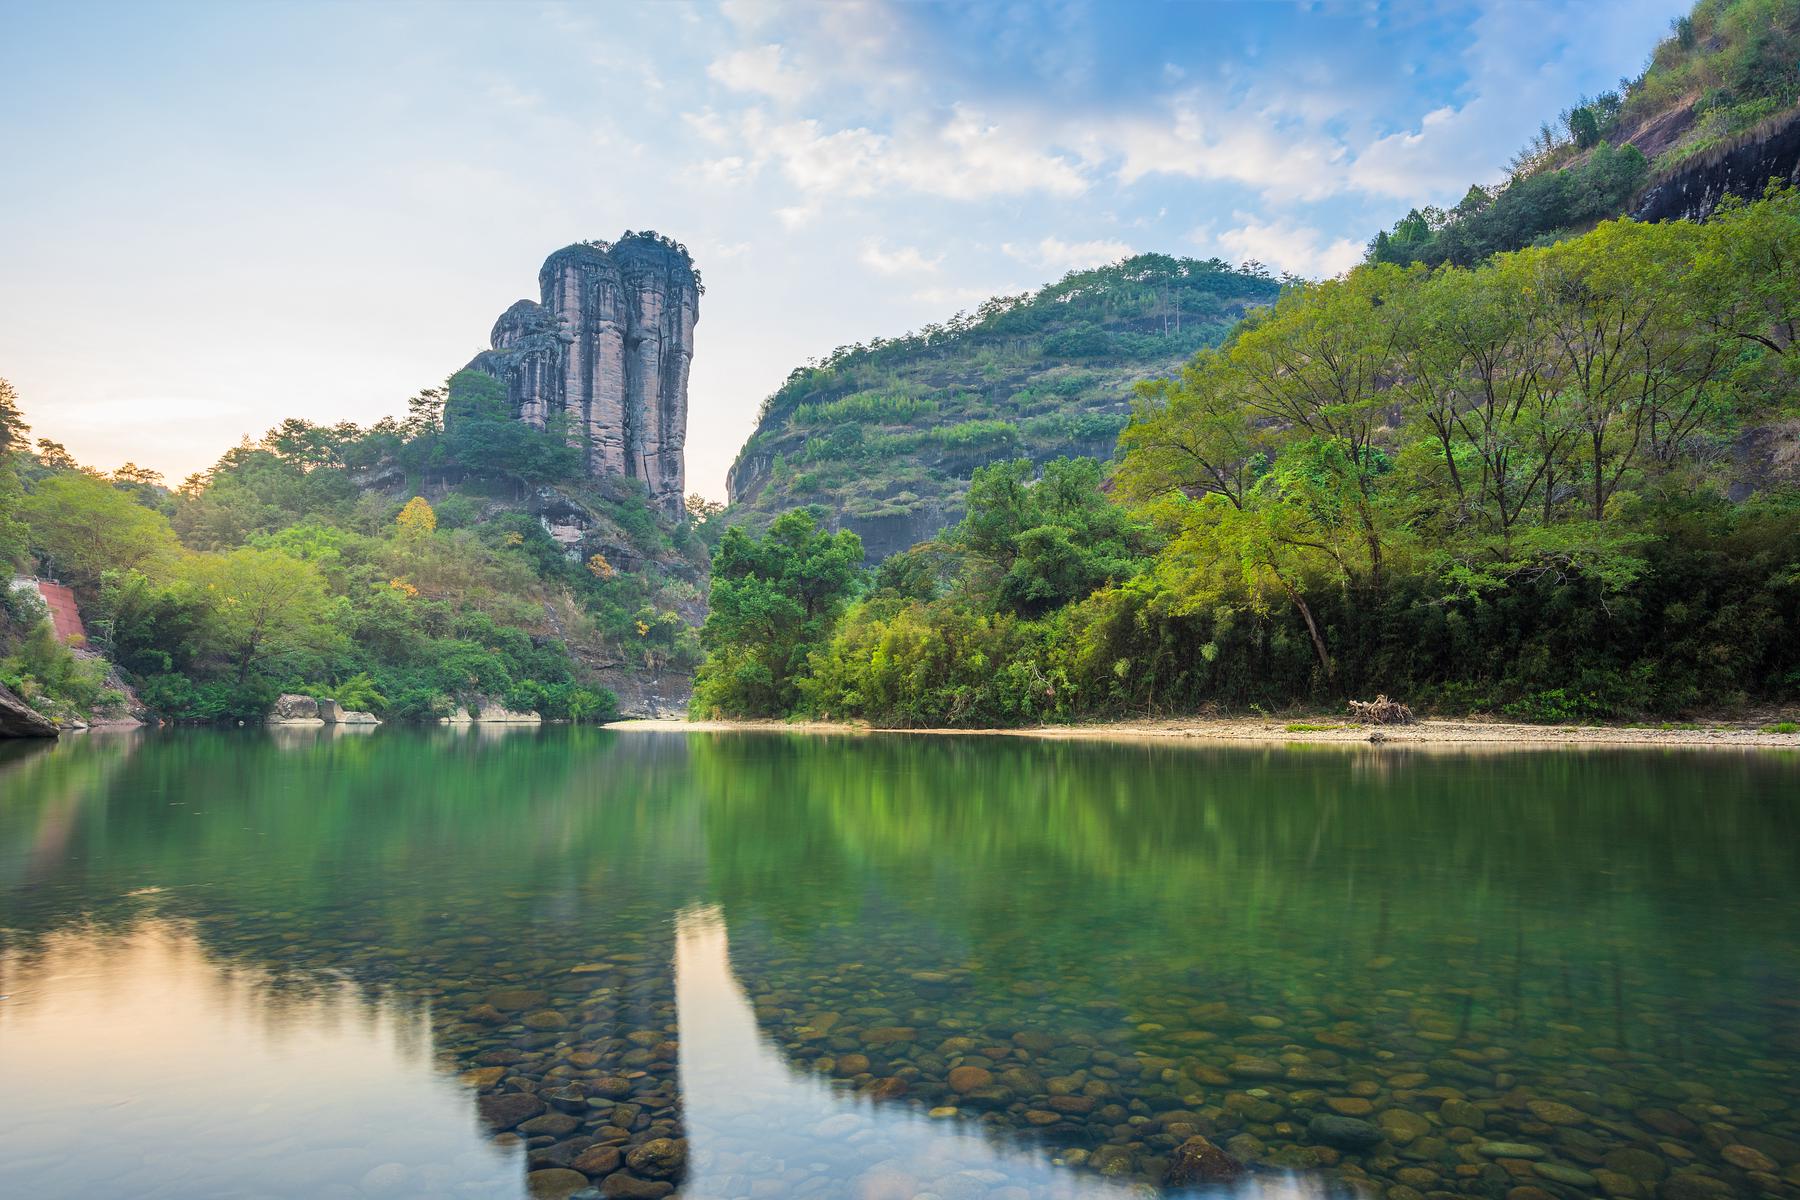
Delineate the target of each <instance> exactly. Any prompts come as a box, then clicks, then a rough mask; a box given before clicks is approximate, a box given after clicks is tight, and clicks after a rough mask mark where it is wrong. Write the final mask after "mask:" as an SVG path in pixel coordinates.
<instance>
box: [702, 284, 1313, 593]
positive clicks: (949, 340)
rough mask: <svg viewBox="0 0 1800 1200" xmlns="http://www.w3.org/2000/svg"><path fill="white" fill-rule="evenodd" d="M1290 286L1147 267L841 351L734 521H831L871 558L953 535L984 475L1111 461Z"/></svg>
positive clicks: (815, 373)
mask: <svg viewBox="0 0 1800 1200" xmlns="http://www.w3.org/2000/svg"><path fill="white" fill-rule="evenodd" d="M1280 288H1281V284H1280V283H1278V282H1277V281H1276V280H1274V279H1271V278H1269V277H1268V276H1267V275H1266V274H1264V273H1262V272H1261V270H1260V268H1256V267H1252V268H1250V269H1249V270H1247V271H1240V270H1234V269H1232V268H1231V267H1230V266H1228V265H1227V264H1225V263H1224V262H1221V261H1219V260H1217V259H1211V260H1206V261H1198V260H1194V259H1186V258H1175V257H1171V256H1169V255H1164V254H1140V255H1136V256H1134V257H1131V258H1127V259H1125V260H1123V261H1121V262H1118V263H1115V264H1113V265H1111V266H1106V267H1098V268H1095V269H1092V270H1086V271H1076V272H1072V273H1071V274H1069V275H1067V276H1065V277H1064V278H1063V279H1062V280H1060V281H1059V282H1057V283H1053V284H1050V285H1049V286H1047V287H1044V288H1042V289H1040V290H1039V291H1036V292H1031V293H1026V294H1024V295H1019V296H1001V297H994V298H993V299H990V300H988V301H986V302H985V303H983V304H982V305H981V306H980V307H979V308H978V309H976V310H975V312H973V313H960V314H958V315H957V316H956V317H953V318H952V319H950V320H949V321H946V322H944V323H943V324H934V325H927V326H926V327H925V328H923V329H921V330H919V331H918V332H916V333H911V334H907V335H906V336H904V337H898V338H892V339H886V338H877V339H875V340H873V341H871V342H868V343H866V344H862V345H856V346H844V347H839V348H838V349H837V350H835V351H833V352H832V354H831V355H829V356H828V357H827V358H826V359H825V360H824V361H822V362H817V363H813V364H810V365H808V366H805V367H801V368H799V369H798V370H796V371H795V372H794V373H793V374H792V375H790V376H789V377H788V380H787V382H786V383H785V384H783V385H782V387H781V388H780V389H779V390H777V391H776V392H775V393H774V395H772V396H770V397H769V398H768V399H767V400H766V401H765V402H764V404H763V410H762V414H761V417H760V420H759V422H758V425H757V430H756V432H755V434H754V435H752V436H751V438H750V440H749V441H748V442H746V443H745V445H744V448H743V449H742V450H741V451H740V452H739V454H738V458H737V461H736V463H735V464H734V465H733V467H732V470H731V476H730V480H729V488H730V495H731V498H732V501H733V506H734V507H733V512H732V515H731V520H732V521H733V522H734V523H736V522H742V523H747V524H749V525H751V526H753V527H758V528H760V527H763V526H766V525H767V524H768V522H770V521H771V520H773V519H774V517H775V516H776V515H777V514H778V513H781V512H783V511H785V510H787V509H790V508H794V507H799V506H813V505H816V506H818V507H819V508H820V509H821V511H823V512H824V513H825V514H826V516H827V519H828V521H829V523H831V524H832V525H834V526H839V527H842V528H845V529H851V530H854V531H855V532H856V533H858V534H859V535H860V536H861V538H862V541H863V543H864V547H865V549H866V550H867V551H868V553H869V554H870V556H871V557H872V558H877V559H879V558H883V557H885V556H887V555H888V554H892V553H895V552H897V551H900V550H905V549H906V548H908V547H910V546H912V545H913V544H914V543H916V542H920V541H924V540H926V539H927V538H929V537H930V536H931V535H932V534H934V533H936V532H937V531H938V530H939V529H942V528H944V527H945V526H947V525H951V524H954V523H955V521H956V520H957V518H958V517H959V516H960V514H961V512H962V508H963V496H964V494H965V493H966V491H967V489H968V486H969V480H970V478H971V477H972V475H973V474H974V471H975V469H976V468H977V467H979V466H982V465H984V464H987V463H992V462H998V461H1002V460H1009V459H1014V458H1020V457H1023V458H1027V459H1029V460H1031V461H1032V462H1034V463H1038V464H1042V463H1045V462H1048V461H1050V460H1051V459H1054V458H1057V457H1061V456H1066V455H1089V456H1105V455H1106V454H1107V453H1109V452H1110V450H1111V447H1112V445H1113V443H1114V441H1115V440H1116V438H1117V436H1118V433H1119V430H1120V429H1122V428H1123V427H1124V424H1125V419H1126V416H1127V414H1128V413H1129V411H1130V406H1131V394H1132V388H1133V387H1134V386H1135V385H1136V384H1137V382H1138V381H1139V380H1141V379H1144V378H1147V377H1152V376H1157V375H1164V374H1169V373H1172V372H1174V371H1176V370H1178V369H1179V367H1180V365H1181V363H1182V362H1184V361H1185V360H1186V359H1187V358H1188V357H1189V356H1191V355H1192V354H1193V353H1194V351H1195V350H1197V349H1200V348H1201V347H1204V346H1210V345H1214V344H1216V343H1217V342H1218V341H1219V340H1220V339H1221V338H1223V337H1224V336H1225V334H1226V333H1227V332H1228V331H1229V330H1230V329H1231V328H1232V326H1233V325H1235V324H1236V323H1237V321H1238V319H1239V318H1241V317H1242V316H1243V314H1244V313H1245V312H1247V311H1248V310H1249V309H1251V308H1252V307H1255V306H1257V305H1262V304H1268V303H1271V302H1272V301H1273V300H1274V299H1275V297H1276V296H1277V295H1278V294H1279V292H1280Z"/></svg>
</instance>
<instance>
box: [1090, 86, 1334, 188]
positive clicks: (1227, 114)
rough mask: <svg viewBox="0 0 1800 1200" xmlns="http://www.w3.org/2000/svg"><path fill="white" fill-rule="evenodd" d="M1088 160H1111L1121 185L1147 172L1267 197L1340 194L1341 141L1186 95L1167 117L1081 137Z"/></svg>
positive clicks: (1122, 124) (1124, 123)
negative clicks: (1206, 105)
mask: <svg viewBox="0 0 1800 1200" xmlns="http://www.w3.org/2000/svg"><path fill="white" fill-rule="evenodd" d="M1088 140H1089V145H1090V146H1091V148H1092V149H1091V151H1090V153H1091V155H1092V156H1093V157H1095V158H1107V159H1117V161H1118V167H1117V173H1118V178H1119V182H1120V183H1122V184H1125V185H1127V186H1129V185H1131V184H1133V183H1136V182H1137V181H1138V180H1140V179H1143V178H1144V177H1146V176H1149V175H1181V176H1185V177H1187V178H1190V179H1222V180H1228V181H1230V182H1233V183H1242V184H1246V185H1248V186H1250V187H1254V188H1257V189H1259V190H1261V192H1262V193H1263V195H1264V196H1265V197H1266V198H1268V199H1272V200H1280V199H1286V200H1319V199H1323V198H1324V197H1326V196H1330V195H1332V194H1334V193H1336V192H1339V191H1341V190H1343V187H1344V185H1345V173H1344V168H1345V165H1346V160H1345V151H1344V147H1343V145H1342V144H1341V143H1339V142H1338V141H1337V140H1336V139H1334V138H1331V137H1328V136H1326V135H1324V134H1321V133H1317V132H1312V131H1309V130H1307V129H1305V128H1304V127H1299V128H1296V127H1294V125H1293V123H1292V122H1281V123H1278V122H1277V121H1276V119H1275V118H1274V117H1273V116H1272V115H1270V114H1268V113H1259V112H1256V111H1253V110H1246V109H1241V108H1240V109H1216V108H1215V109H1211V110H1210V111H1208V110H1206V109H1203V107H1202V106H1201V104H1200V103H1198V102H1197V101H1195V100H1194V99H1193V98H1191V97H1189V98H1186V99H1183V100H1181V101H1179V102H1177V103H1176V104H1174V105H1173V107H1172V111H1171V115H1170V117H1169V118H1167V119H1164V118H1142V117H1140V118H1132V119H1128V120H1124V121H1120V122H1117V123H1115V124H1112V125H1111V126H1108V127H1100V128H1097V129H1095V130H1093V131H1091V132H1090V133H1089V135H1088Z"/></svg>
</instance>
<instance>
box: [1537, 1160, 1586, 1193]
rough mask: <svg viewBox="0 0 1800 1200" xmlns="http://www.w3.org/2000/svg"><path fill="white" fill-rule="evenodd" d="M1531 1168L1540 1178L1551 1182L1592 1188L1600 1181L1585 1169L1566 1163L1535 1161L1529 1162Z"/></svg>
mask: <svg viewBox="0 0 1800 1200" xmlns="http://www.w3.org/2000/svg"><path fill="white" fill-rule="evenodd" d="M1531 1169H1532V1170H1533V1171H1535V1172H1536V1173H1537V1174H1538V1175H1539V1176H1540V1177H1541V1178H1544V1179H1548V1180H1549V1181H1550V1182H1552V1183H1565V1184H1567V1185H1569V1186H1570V1187H1578V1188H1592V1187H1595V1186H1596V1185H1598V1184H1599V1182H1600V1181H1599V1180H1598V1179H1596V1178H1594V1177H1593V1176H1592V1175H1590V1174H1588V1173H1587V1172H1586V1171H1583V1170H1580V1169H1579V1168H1576V1167H1571V1166H1569V1165H1567V1164H1566V1163H1555V1162H1537V1163H1532V1164H1531Z"/></svg>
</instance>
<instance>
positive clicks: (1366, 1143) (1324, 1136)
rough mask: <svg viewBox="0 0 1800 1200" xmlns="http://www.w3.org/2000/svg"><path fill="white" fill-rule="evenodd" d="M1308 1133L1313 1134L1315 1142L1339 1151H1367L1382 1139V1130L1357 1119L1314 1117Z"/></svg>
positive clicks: (1308, 1127)
mask: <svg viewBox="0 0 1800 1200" xmlns="http://www.w3.org/2000/svg"><path fill="white" fill-rule="evenodd" d="M1307 1132H1308V1133H1310V1134H1312V1139H1313V1141H1315V1142H1323V1143H1325V1144H1326V1145H1327V1146H1335V1147H1337V1148H1338V1149H1339V1150H1367V1149H1368V1148H1369V1147H1371V1146H1375V1145H1379V1144H1380V1142H1381V1139H1382V1133H1381V1130H1380V1129H1377V1128H1376V1127H1375V1126H1373V1125H1371V1124H1369V1122H1367V1121H1359V1120H1357V1119H1356V1118H1355V1117H1324V1116H1321V1117H1314V1118H1313V1119H1312V1124H1311V1125H1309V1126H1307Z"/></svg>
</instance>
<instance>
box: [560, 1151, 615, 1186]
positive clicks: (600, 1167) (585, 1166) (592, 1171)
mask: <svg viewBox="0 0 1800 1200" xmlns="http://www.w3.org/2000/svg"><path fill="white" fill-rule="evenodd" d="M623 1158H624V1155H623V1154H622V1153H620V1151H619V1148H618V1147H617V1146H589V1147H588V1148H587V1149H586V1150H584V1151H582V1152H581V1153H580V1154H579V1155H577V1156H576V1158H575V1160H574V1161H573V1162H571V1163H570V1164H569V1166H570V1167H571V1168H573V1169H574V1170H577V1171H580V1172H581V1173H582V1174H584V1175H591V1176H594V1177H596V1178H597V1177H599V1176H601V1175H610V1174H612V1173H613V1172H614V1171H616V1170H618V1169H619V1163H620V1161H621V1160H622V1159H623Z"/></svg>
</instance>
